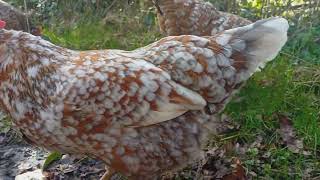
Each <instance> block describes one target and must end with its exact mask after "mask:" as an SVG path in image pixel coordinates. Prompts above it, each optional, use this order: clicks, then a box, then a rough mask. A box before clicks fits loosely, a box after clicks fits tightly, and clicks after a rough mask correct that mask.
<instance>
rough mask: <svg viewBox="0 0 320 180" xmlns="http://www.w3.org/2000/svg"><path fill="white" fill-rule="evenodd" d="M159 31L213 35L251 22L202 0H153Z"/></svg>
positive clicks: (168, 33)
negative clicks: (219, 9) (217, 8)
mask: <svg viewBox="0 0 320 180" xmlns="http://www.w3.org/2000/svg"><path fill="white" fill-rule="evenodd" d="M153 2H154V3H155V5H156V7H157V16H158V20H159V25H160V29H161V31H162V32H163V33H164V34H166V35H169V36H176V35H186V34H189V35H190V34H192V35H197V36H208V35H214V34H216V33H218V32H221V31H224V30H228V29H231V28H236V27H240V26H245V25H248V24H250V23H251V22H250V21H249V20H247V19H245V18H242V17H240V16H237V15H234V14H229V13H225V12H221V11H218V10H216V8H215V7H214V6H213V5H212V4H211V3H209V2H205V1H203V0H153Z"/></svg>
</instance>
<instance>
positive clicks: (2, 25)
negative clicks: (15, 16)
mask: <svg viewBox="0 0 320 180" xmlns="http://www.w3.org/2000/svg"><path fill="white" fill-rule="evenodd" d="M4 27H6V22H5V21H2V20H0V29H3V28H4Z"/></svg>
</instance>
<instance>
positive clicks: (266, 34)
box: [217, 17, 289, 81]
mask: <svg viewBox="0 0 320 180" xmlns="http://www.w3.org/2000/svg"><path fill="white" fill-rule="evenodd" d="M288 28H289V25H288V21H287V20H286V19H284V18H278V17H273V18H269V19H264V20H260V21H257V22H256V23H253V24H250V25H248V26H244V27H239V28H235V29H231V30H228V31H225V32H223V33H222V34H220V35H218V37H217V41H218V43H220V44H221V45H230V46H231V48H232V50H233V57H231V58H233V59H234V61H235V63H238V68H243V70H242V71H238V72H240V74H239V78H240V79H238V80H240V81H243V80H246V79H247V78H249V77H250V76H251V75H252V74H253V73H254V72H255V71H257V70H259V68H263V67H264V66H265V64H266V63H267V62H268V61H271V60H272V59H274V58H275V57H276V56H277V55H278V53H279V51H280V50H281V48H282V47H283V46H284V44H285V43H286V41H287V31H288ZM237 61H238V62H237ZM238 70H239V69H238ZM241 72H242V73H241Z"/></svg>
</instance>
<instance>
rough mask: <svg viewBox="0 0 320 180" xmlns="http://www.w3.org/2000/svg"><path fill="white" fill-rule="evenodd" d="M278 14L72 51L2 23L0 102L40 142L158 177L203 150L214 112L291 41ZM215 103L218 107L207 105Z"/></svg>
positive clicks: (112, 166) (133, 174)
mask: <svg viewBox="0 0 320 180" xmlns="http://www.w3.org/2000/svg"><path fill="white" fill-rule="evenodd" d="M287 29H288V24H287V21H286V20H285V19H282V18H271V19H266V20H262V21H258V22H256V23H255V24H251V25H249V26H245V27H242V28H237V29H232V30H229V31H224V32H222V33H220V34H217V35H215V36H211V37H197V36H191V35H186V36H172V37H166V38H163V39H161V40H160V41H158V42H155V43H153V44H150V45H148V46H146V47H143V48H140V49H137V50H134V51H130V52H129V51H121V50H96V51H73V50H69V49H65V48H61V47H58V46H55V45H53V44H51V43H50V42H47V41H45V40H43V39H41V38H40V37H36V36H33V35H30V34H28V33H24V32H18V31H8V30H0V105H1V107H2V109H4V110H5V112H6V113H7V114H9V115H10V116H11V117H12V119H13V121H14V124H15V125H16V126H17V127H18V128H19V129H20V130H21V132H22V133H23V134H24V135H25V136H26V137H27V138H28V139H29V140H30V141H31V142H32V143H33V144H35V145H37V146H40V147H45V148H47V149H49V150H57V151H60V152H63V153H71V154H80V155H89V156H92V157H96V158H99V159H102V160H103V161H104V162H105V163H106V164H107V166H108V167H109V169H110V173H109V174H106V177H108V175H110V174H112V173H113V172H121V173H123V174H124V175H126V176H128V177H130V178H131V179H153V178H155V176H157V175H160V174H161V173H163V172H166V171H169V170H174V169H176V168H180V167H183V166H185V165H187V164H188V163H189V162H192V161H194V160H196V159H198V158H200V157H201V150H200V145H201V143H202V142H203V140H204V138H205V137H206V134H207V133H209V132H210V129H212V128H214V127H213V126H212V125H211V122H212V120H214V119H215V115H217V114H218V113H219V112H221V111H222V110H223V107H224V105H225V104H226V103H227V102H228V101H229V100H230V98H231V97H232V95H233V94H234V93H235V92H236V91H237V90H238V89H239V88H240V87H241V85H242V84H243V83H244V82H245V81H246V80H247V79H248V78H249V77H250V76H251V75H252V74H253V73H254V72H255V71H257V70H258V69H259V68H261V67H264V65H265V63H266V62H268V61H270V60H272V59H273V58H274V57H275V56H276V55H277V54H278V52H279V51H280V49H281V48H282V46H283V45H284V44H285V42H286V39H287V35H286V34H287ZM205 106H207V107H210V110H211V113H212V114H213V115H208V114H206V113H205V111H204V110H203V109H204V107H205Z"/></svg>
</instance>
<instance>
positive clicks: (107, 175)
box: [100, 166, 115, 180]
mask: <svg viewBox="0 0 320 180" xmlns="http://www.w3.org/2000/svg"><path fill="white" fill-rule="evenodd" d="M105 169H106V172H105V173H104V174H103V176H102V177H101V178H100V180H111V177H112V175H113V174H114V173H115V171H114V170H112V169H111V168H109V167H107V166H106V167H105Z"/></svg>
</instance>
